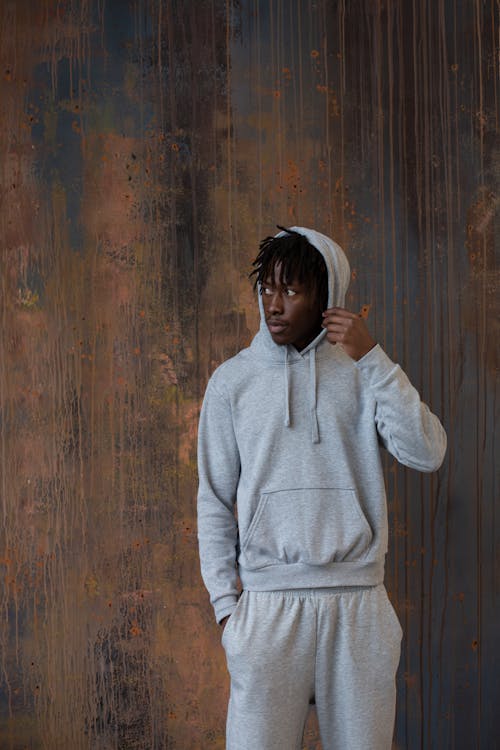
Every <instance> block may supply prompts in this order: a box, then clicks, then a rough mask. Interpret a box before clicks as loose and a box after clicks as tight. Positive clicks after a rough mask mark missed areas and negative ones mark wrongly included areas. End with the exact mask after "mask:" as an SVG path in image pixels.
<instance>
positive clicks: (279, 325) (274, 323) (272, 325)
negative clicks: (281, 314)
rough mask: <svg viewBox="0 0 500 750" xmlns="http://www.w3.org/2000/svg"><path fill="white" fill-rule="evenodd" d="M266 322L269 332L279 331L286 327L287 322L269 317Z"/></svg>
mask: <svg viewBox="0 0 500 750" xmlns="http://www.w3.org/2000/svg"><path fill="white" fill-rule="evenodd" d="M266 322H267V327H268V328H269V330H270V331H271V333H281V332H282V331H283V330H284V329H285V328H286V327H287V323H284V322H283V321H282V320H272V319H271V320H267V321H266Z"/></svg>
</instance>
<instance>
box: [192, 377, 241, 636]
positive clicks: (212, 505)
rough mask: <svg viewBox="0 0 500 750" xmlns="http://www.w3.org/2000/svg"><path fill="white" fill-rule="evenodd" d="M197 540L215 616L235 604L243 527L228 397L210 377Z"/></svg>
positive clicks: (201, 426)
mask: <svg viewBox="0 0 500 750" xmlns="http://www.w3.org/2000/svg"><path fill="white" fill-rule="evenodd" d="M198 474H199V490H198V541H199V549H200V561H201V573H202V576H203V580H204V582H205V586H206V587H207V589H208V592H209V594H210V601H211V603H212V605H213V607H214V611H215V617H216V619H217V621H218V622H221V621H222V620H223V619H224V618H225V617H226V616H228V615H230V614H231V612H232V611H233V610H234V608H235V607H236V602H237V599H238V586H237V583H238V575H237V569H236V545H237V540H238V528H237V523H236V518H235V514H234V503H235V500H236V489H237V486H238V479H239V475H240V457H239V452H238V446H237V444H236V438H235V435H234V430H233V422H232V417H231V410H230V405H229V402H228V401H227V400H226V398H225V397H224V396H223V395H222V394H221V393H219V391H218V390H216V388H215V387H214V385H213V383H212V382H210V383H209V385H208V387H207V391H206V393H205V398H204V401H203V407H202V410H201V415H200V423H199V431H198Z"/></svg>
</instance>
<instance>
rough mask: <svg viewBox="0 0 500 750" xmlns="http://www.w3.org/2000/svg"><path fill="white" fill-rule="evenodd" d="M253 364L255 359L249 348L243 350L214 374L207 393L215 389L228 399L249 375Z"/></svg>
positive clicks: (220, 366) (221, 365)
mask: <svg viewBox="0 0 500 750" xmlns="http://www.w3.org/2000/svg"><path fill="white" fill-rule="evenodd" d="M252 363H253V358H252V356H251V353H250V348H249V347H247V348H246V349H242V350H241V351H240V352H238V354H235V355H234V357H230V358H229V359H226V361H225V362H222V364H220V365H219V366H218V367H217V368H216V369H215V370H214V372H213V373H212V376H211V377H210V380H209V381H208V385H207V392H208V390H209V389H210V390H211V389H213V390H215V391H216V392H218V393H219V394H220V395H221V396H226V397H227V396H228V395H229V393H230V391H232V390H233V388H234V387H235V386H236V385H237V384H238V383H239V382H240V381H241V380H242V378H244V377H245V376H247V375H248V370H249V368H251V367H252Z"/></svg>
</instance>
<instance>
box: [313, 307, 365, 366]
mask: <svg viewBox="0 0 500 750" xmlns="http://www.w3.org/2000/svg"><path fill="white" fill-rule="evenodd" d="M322 325H323V328H326V331H327V334H326V338H327V339H328V341H329V342H330V343H331V344H341V346H342V347H343V348H344V349H345V351H346V353H347V354H348V355H349V356H350V357H352V359H354V360H356V361H357V360H358V359H361V357H364V356H365V354H368V352H369V351H370V349H373V347H374V346H375V345H376V343H377V342H376V341H374V340H373V339H372V337H371V336H370V334H369V332H368V329H367V327H366V325H365V321H364V320H363V317H362V315H361V314H358V315H356V314H355V313H352V312H349V310H344V308H343V307H330V308H329V309H328V310H325V312H324V313H323V323H322Z"/></svg>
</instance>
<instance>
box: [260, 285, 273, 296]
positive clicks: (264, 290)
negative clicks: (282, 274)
mask: <svg viewBox="0 0 500 750" xmlns="http://www.w3.org/2000/svg"><path fill="white" fill-rule="evenodd" d="M272 293H273V291H272V289H271V288H270V287H268V286H263V287H262V294H272Z"/></svg>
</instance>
